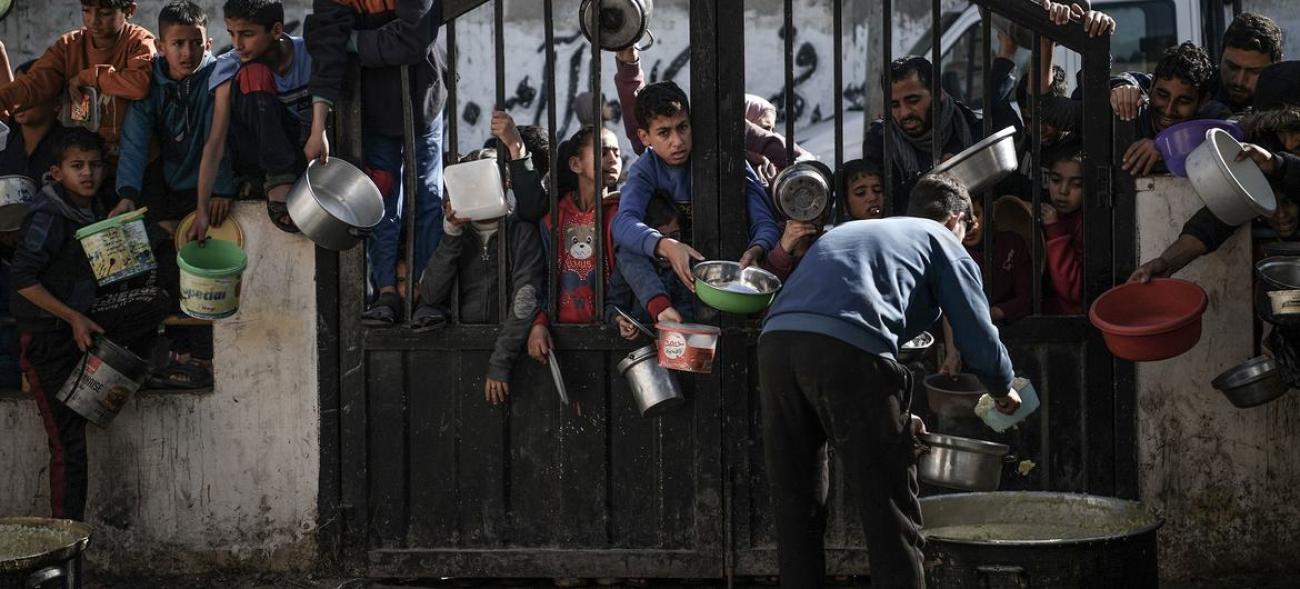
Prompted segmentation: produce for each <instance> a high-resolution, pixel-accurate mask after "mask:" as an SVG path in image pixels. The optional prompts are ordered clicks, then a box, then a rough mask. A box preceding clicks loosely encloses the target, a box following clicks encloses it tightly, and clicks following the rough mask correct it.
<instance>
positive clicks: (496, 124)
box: [492, 110, 524, 160]
mask: <svg viewBox="0 0 1300 589" xmlns="http://www.w3.org/2000/svg"><path fill="white" fill-rule="evenodd" d="M492 136H494V137H496V138H497V139H499V140H500V141H501V143H502V144H504V145H505V146H506V148H507V149H509V150H510V159H511V160H517V159H519V158H520V156H521V155H522V154H523V152H524V139H523V137H522V136H520V135H519V128H518V127H516V126H515V120H514V119H513V118H511V116H510V115H509V114H508V113H506V112H504V111H499V110H497V111H493V112H492Z"/></svg>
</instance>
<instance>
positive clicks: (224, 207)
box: [208, 196, 230, 227]
mask: <svg viewBox="0 0 1300 589" xmlns="http://www.w3.org/2000/svg"><path fill="white" fill-rule="evenodd" d="M229 216H230V199H228V198H223V197H220V196H214V197H212V198H210V199H208V219H209V220H210V222H211V224H212V226H213V227H220V226H221V224H222V223H225V222H226V217H229Z"/></svg>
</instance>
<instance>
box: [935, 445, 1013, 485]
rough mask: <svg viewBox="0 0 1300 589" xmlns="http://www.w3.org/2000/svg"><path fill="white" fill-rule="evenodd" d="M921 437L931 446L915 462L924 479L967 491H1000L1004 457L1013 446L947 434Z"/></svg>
mask: <svg viewBox="0 0 1300 589" xmlns="http://www.w3.org/2000/svg"><path fill="white" fill-rule="evenodd" d="M920 439H921V443H923V444H925V445H926V446H929V448H930V451H929V452H926V453H924V454H922V455H921V457H920V458H918V459H917V461H916V469H917V476H918V477H919V478H920V479H921V480H922V481H924V482H926V483H929V484H931V485H937V486H940V487H947V488H949V489H961V490H964V491H996V490H997V488H998V485H999V484H1000V483H1001V481H1002V457H1003V456H1006V455H1007V452H1009V451H1011V447H1010V446H1007V445H1006V444H999V443H996V442H985V441H983V440H975V439H971V438H962V437H958V436H950V435H946V434H933V433H930V434H921V435H920Z"/></svg>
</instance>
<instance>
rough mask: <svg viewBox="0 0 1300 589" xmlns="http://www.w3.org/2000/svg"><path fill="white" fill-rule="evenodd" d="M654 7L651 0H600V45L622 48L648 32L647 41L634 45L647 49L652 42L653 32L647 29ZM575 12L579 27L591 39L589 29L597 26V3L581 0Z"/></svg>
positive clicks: (602, 47) (625, 47)
mask: <svg viewBox="0 0 1300 589" xmlns="http://www.w3.org/2000/svg"><path fill="white" fill-rule="evenodd" d="M653 10H654V1H653V0H601V1H600V48H601V49H604V50H606V51H622V50H624V49H627V48H628V47H631V46H633V45H636V43H637V42H638V41H640V40H641V38H642V37H646V36H648V37H650V44H648V45H646V46H644V47H638V48H637V49H639V50H641V51H644V50H646V49H649V48H650V46H651V45H653V44H654V34H652V33H651V32H650V13H651V12H652V11H653ZM578 14H579V18H578V27H579V29H581V30H582V36H584V37H586V38H587V40H588V41H590V40H591V31H592V30H594V29H595V28H596V27H595V24H596V6H595V4H594V3H593V2H592V0H582V6H581V7H580V8H579V9H578Z"/></svg>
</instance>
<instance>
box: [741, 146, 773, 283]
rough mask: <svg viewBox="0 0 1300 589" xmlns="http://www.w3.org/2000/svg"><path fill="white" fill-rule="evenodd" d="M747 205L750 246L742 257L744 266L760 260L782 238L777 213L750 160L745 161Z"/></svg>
mask: <svg viewBox="0 0 1300 589" xmlns="http://www.w3.org/2000/svg"><path fill="white" fill-rule="evenodd" d="M745 207H746V210H747V211H748V212H749V246H748V247H747V248H746V249H745V256H744V257H742V258H741V262H740V263H741V265H742V266H747V265H749V264H752V263H754V262H757V261H759V260H760V259H761V258H762V256H763V254H766V253H767V252H770V251H772V248H774V247H776V243H777V241H779V240H780V239H781V227H780V225H777V223H776V215H775V214H773V213H772V206H771V205H770V204H768V198H767V190H764V189H763V184H762V183H760V182H759V180H758V174H755V173H754V168H751V167H750V166H749V163H748V162H746V163H745ZM755 248H761V250H762V251H757V252H756V251H754V250H755ZM747 258H748V259H747ZM747 262H748V263H747Z"/></svg>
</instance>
